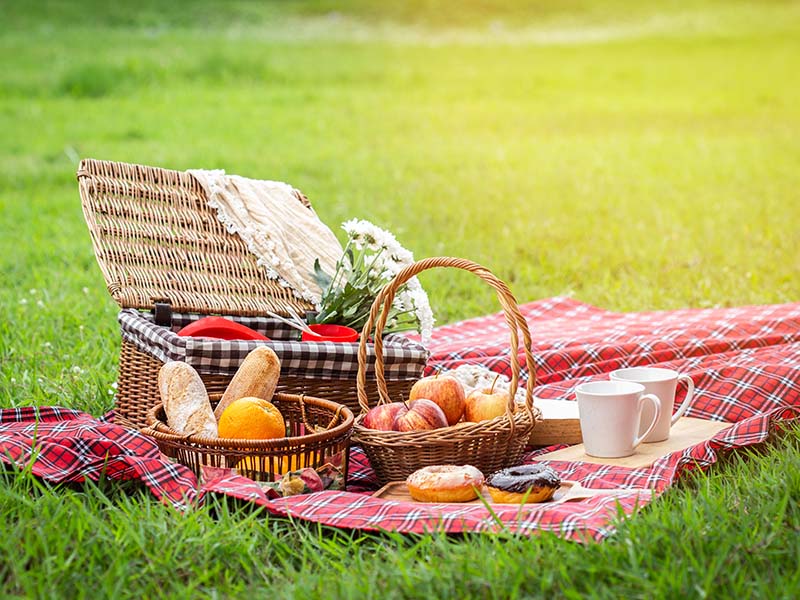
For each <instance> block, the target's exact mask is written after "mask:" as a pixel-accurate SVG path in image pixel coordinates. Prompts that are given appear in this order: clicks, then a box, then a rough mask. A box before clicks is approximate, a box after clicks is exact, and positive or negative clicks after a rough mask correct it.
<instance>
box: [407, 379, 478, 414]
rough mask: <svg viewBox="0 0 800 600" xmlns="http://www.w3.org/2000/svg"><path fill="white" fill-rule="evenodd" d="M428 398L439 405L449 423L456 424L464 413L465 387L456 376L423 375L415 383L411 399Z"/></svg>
mask: <svg viewBox="0 0 800 600" xmlns="http://www.w3.org/2000/svg"><path fill="white" fill-rule="evenodd" d="M419 398H426V399H427V400H432V401H433V402H435V403H436V404H438V405H439V408H441V409H442V410H443V411H444V414H445V416H446V417H447V424H448V425H455V424H456V423H458V421H459V420H460V419H461V416H462V415H463V414H464V400H465V398H464V388H463V387H462V385H461V384H460V383H459V382H458V380H457V379H456V378H455V377H450V376H449V375H442V376H441V377H440V376H439V375H436V376H434V377H423V378H422V379H420V380H419V381H418V382H416V383H415V384H414V386H413V387H412V388H411V391H410V392H409V394H408V399H409V400H417V399H419Z"/></svg>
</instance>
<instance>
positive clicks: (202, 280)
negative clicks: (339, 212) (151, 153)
mask: <svg viewBox="0 0 800 600" xmlns="http://www.w3.org/2000/svg"><path fill="white" fill-rule="evenodd" d="M77 177H78V184H79V189H80V196H81V206H82V208H83V215H84V217H85V219H86V223H87V225H88V226H89V233H90V234H91V238H92V244H93V247H94V253H95V256H96V258H97V262H98V264H99V265H100V270H101V271H102V272H103V276H104V277H105V280H106V285H107V286H108V291H109V293H110V294H111V296H112V297H113V298H114V300H115V301H116V302H117V303H118V304H119V305H120V306H121V307H122V308H138V309H147V308H153V306H154V305H155V304H156V303H158V302H164V303H167V304H169V305H170V306H171V308H172V309H173V310H175V311H179V312H197V313H203V314H211V313H221V314H228V315H263V314H265V312H266V311H272V312H276V313H282V314H287V312H288V311H287V310H286V306H287V305H289V306H291V307H292V308H294V309H296V310H298V311H300V312H301V313H302V312H305V311H306V310H309V309H310V308H312V306H311V305H310V304H309V303H307V302H305V301H303V300H300V299H299V298H296V297H295V296H294V295H293V294H292V291H291V290H289V289H287V288H284V287H282V286H281V285H280V284H279V283H278V282H277V281H275V280H273V279H269V278H268V277H267V275H266V272H265V269H263V268H262V267H260V266H259V265H258V264H257V263H256V257H255V256H253V255H252V254H251V253H250V252H249V251H248V249H247V245H246V244H245V242H244V241H242V240H241V239H240V238H239V236H237V235H235V234H233V233H229V232H228V231H227V230H226V229H225V227H224V225H223V224H222V223H220V222H219V220H218V219H217V215H216V212H215V211H214V209H213V208H210V207H209V206H208V205H207V203H206V194H205V191H204V190H203V188H202V186H201V185H200V184H199V183H198V181H197V180H196V179H195V178H194V177H193V176H192V175H190V174H189V173H185V172H181V171H173V170H168V169H161V168H157V167H148V166H143V165H135V164H129V163H120V162H111V161H103V160H94V159H85V160H82V161H81V163H80V166H79V168H78V173H77ZM294 195H295V196H296V197H297V200H298V202H302V203H303V204H304V205H305V206H307V207H309V208H310V207H311V203H310V202H309V201H308V199H307V198H306V197H305V196H304V195H303V194H302V193H301V192H299V191H298V190H294Z"/></svg>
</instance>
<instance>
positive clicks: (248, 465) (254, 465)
mask: <svg viewBox="0 0 800 600" xmlns="http://www.w3.org/2000/svg"><path fill="white" fill-rule="evenodd" d="M276 462H277V461H276ZM298 463H299V464H298ZM273 464H275V463H273ZM291 465H292V467H291V468H289V457H288V456H284V457H282V458H281V459H280V463H279V464H278V465H277V467H278V471H277V475H284V474H285V473H288V472H289V471H298V470H300V469H303V468H305V466H306V458H305V456H300V457H299V458H295V459H294V460H292V462H291ZM259 467H260V463H259V461H258V459H257V458H256V457H254V456H245V457H244V458H243V459H242V460H240V461H239V462H238V463H237V465H236V468H237V469H239V470H240V471H245V470H247V471H257V470H260V468H259ZM264 468H265V469H269V459H264Z"/></svg>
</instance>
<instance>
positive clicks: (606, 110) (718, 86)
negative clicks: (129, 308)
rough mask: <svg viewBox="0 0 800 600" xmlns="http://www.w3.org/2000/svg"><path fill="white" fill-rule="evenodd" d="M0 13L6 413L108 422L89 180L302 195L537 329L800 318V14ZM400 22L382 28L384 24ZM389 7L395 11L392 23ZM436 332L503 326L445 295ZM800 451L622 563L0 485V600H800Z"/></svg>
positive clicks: (623, 533) (628, 526)
mask: <svg viewBox="0 0 800 600" xmlns="http://www.w3.org/2000/svg"><path fill="white" fill-rule="evenodd" d="M108 4H113V5H112V6H106V3H100V2H97V3H92V2H81V3H78V2H75V3H69V2H61V3H56V2H41V3H27V2H22V1H14V0H11V1H6V2H3V3H2V4H0V14H1V15H2V18H0V58H1V59H2V63H0V64H2V68H1V69H0V132H2V134H1V135H0V209H1V210H0V232H2V236H0V309H2V314H3V315H4V318H3V319H1V320H0V406H2V407H7V406H20V405H26V404H31V403H33V404H58V405H63V406H68V407H73V408H78V409H81V410H85V411H87V412H89V413H91V414H95V415H100V414H103V413H104V412H105V411H107V410H109V409H110V408H111V407H112V406H113V382H114V381H115V380H116V369H117V353H118V349H119V337H118V330H117V323H116V318H115V317H116V311H117V307H116V305H115V304H114V303H113V301H112V300H111V299H110V296H109V295H108V293H107V291H106V289H105V284H104V282H103V279H102V276H101V274H100V271H99V269H98V267H97V264H96V262H95V259H94V255H93V253H92V248H91V242H90V240H89V235H88V230H87V228H86V225H85V223H84V221H83V217H82V214H81V209H80V203H79V197H78V190H77V183H76V181H75V170H76V168H77V163H78V161H79V159H80V158H83V157H94V158H103V159H110V160H120V161H126V162H138V163H144V164H151V165H157V166H163V167H169V168H176V169H187V168H224V169H226V170H227V171H228V172H231V173H238V174H241V175H246V176H250V177H255V178H265V179H267V178H271V179H278V180H283V181H288V182H291V183H292V184H293V185H295V186H296V187H298V188H299V189H301V190H303V191H304V192H305V193H306V194H307V195H308V196H309V198H310V199H311V200H312V202H313V203H314V205H315V207H316V210H317V212H318V214H319V215H320V217H321V218H322V219H323V220H324V221H326V222H327V223H329V224H330V225H332V226H333V227H336V226H337V225H338V224H339V223H341V222H342V221H343V220H345V219H348V218H352V217H361V218H367V219H369V220H372V221H373V222H375V223H376V224H378V225H380V226H383V227H385V228H388V229H390V230H392V231H393V232H394V233H395V234H396V235H397V237H398V239H399V240H400V241H401V243H403V244H404V245H405V246H406V247H408V248H411V249H412V250H413V251H414V252H415V254H416V256H417V257H423V256H431V255H452V256H463V257H467V258H471V259H473V260H475V261H477V262H480V263H483V264H485V265H486V266H488V267H489V268H491V269H492V270H493V271H494V272H495V273H497V274H498V275H499V276H500V277H501V278H503V279H504V280H506V281H507V282H508V283H509V284H510V286H511V288H512V290H513V291H514V293H515V294H516V296H517V298H518V299H519V300H520V301H528V300H533V299H537V298H543V297H548V296H554V295H561V294H569V295H572V296H574V297H575V298H577V299H579V300H581V301H585V302H589V303H593V304H597V305H600V306H603V307H605V308H609V309H613V310H650V309H672V308H679V307H707V306H717V305H719V306H736V305H743V304H761V303H779V302H788V301H796V300H797V299H798V297H800V195H799V194H798V190H800V169H798V168H797V165H798V164H800V143H798V140H800V80H798V78H797V77H794V76H793V75H792V74H793V73H796V72H798V71H800V3H797V2H778V1H758V0H753V1H752V2H735V1H730V2H723V1H713V0H691V1H687V2H666V1H665V2H661V3H636V2H633V1H631V0H613V1H608V2H600V1H598V0H571V1H570V2H558V3H557V2H546V1H544V0H539V1H531V2H525V3H514V2H509V3H502V2H500V1H499V0H497V1H494V0H470V1H469V2H464V3H448V2H445V1H444V0H414V1H413V2H407V3H380V2H367V1H366V0H354V1H351V2H344V3H335V2H332V1H328V0H314V1H312V0H295V1H292V2H283V3H251V2H232V3H225V4H224V5H223V4H222V3H216V2H194V3H189V2H183V3H177V2H176V3H172V4H170V5H169V6H162V3H157V2H154V1H150V2H138V3H136V4H135V5H134V4H133V3H130V4H127V3H108ZM384 4H389V5H391V6H384ZM394 4H397V6H394ZM422 279H423V283H424V284H425V286H426V288H427V289H428V291H429V294H430V297H431V302H432V304H433V308H434V311H435V313H436V315H437V319H438V321H439V322H440V323H444V322H449V321H453V320H455V319H459V318H465V317H469V316H475V315H479V314H485V313H487V312H494V311H496V310H498V306H497V305H496V300H495V299H494V298H493V295H492V293H491V291H490V290H489V289H488V288H487V287H486V286H485V285H484V284H482V283H481V282H480V281H478V280H477V279H475V278H470V277H469V276H468V275H466V274H462V273H455V272H449V271H440V272H435V273H430V274H425V275H424V276H423V278H422ZM798 473H800V431H799V430H797V429H792V430H790V431H788V432H787V433H786V434H785V435H783V436H781V437H780V438H778V439H776V440H774V441H773V442H772V443H770V444H769V445H768V446H767V447H765V448H761V449H759V451H758V452H754V453H748V454H747V455H739V456H736V457H731V458H730V459H729V460H728V461H727V462H726V463H725V464H723V465H720V466H719V468H715V469H714V471H713V472H712V473H710V474H708V475H697V476H695V477H693V478H692V479H690V480H687V481H685V482H683V483H682V485H681V486H679V487H678V488H676V489H673V490H671V491H670V492H668V493H667V494H666V495H665V496H663V497H662V498H661V499H660V500H659V501H658V502H657V503H656V504H655V505H653V506H650V507H648V509H647V510H645V511H644V512H643V513H642V514H640V515H638V516H637V517H636V518H635V519H632V520H631V521H629V522H627V523H623V524H621V525H620V527H619V531H618V532H617V533H616V535H615V536H613V537H612V538H611V539H609V540H608V541H606V542H604V543H603V544H601V545H593V546H588V547H586V546H581V545H576V544H573V543H567V542H562V541H560V540H558V539H557V538H555V537H553V536H550V535H545V536H541V537H538V538H534V539H527V538H523V539H516V538H512V537H507V536H498V537H470V536H467V537H464V538H455V537H444V536H429V537H420V538H416V537H400V536H394V535H368V536H365V535H360V534H349V533H346V532H344V533H343V532H336V531H331V530H320V529H318V528H316V527H312V526H307V525H303V524H293V523H289V522H286V521H281V520H275V519H268V518H266V517H265V516H264V515H263V514H261V513H259V512H257V511H252V510H251V509H249V508H248V507H243V506H236V505H232V504H226V503H222V502H220V503H217V504H213V505H209V506H206V507H203V508H200V509H198V510H194V511H191V512H189V513H187V514H182V515H181V514H176V513H175V512H174V511H172V510H171V509H169V508H167V507H164V506H162V505H161V504H160V503H158V502H157V501H156V500H154V499H152V498H151V497H150V496H148V494H147V493H146V492H144V491H142V490H140V489H137V488H135V487H131V486H120V485H116V484H113V483H110V482H101V483H99V484H96V485H95V484H91V485H86V486H79V487H70V488H63V487H62V488H58V489H53V488H51V487H49V486H46V485H44V484H42V483H41V482H40V481H37V480H36V479H34V478H32V477H30V476H29V475H27V474H25V473H21V474H15V473H7V474H5V475H2V476H0V478H2V481H0V522H2V523H3V531H4V532H5V537H6V540H7V542H6V543H4V544H3V545H2V548H0V596H15V595H16V596H21V597H31V596H42V597H50V596H52V597H82V596H89V597H92V598H95V597H109V596H115V597H128V596H136V597H147V598H149V597H195V596H200V597H206V596H208V597H227V596H234V595H245V594H252V593H260V594H261V595H265V594H267V593H269V594H270V595H271V596H274V597H291V598H295V597H298V598H301V597H307V596H324V597H369V596H371V597H377V598H387V597H426V598H435V597H445V596H459V597H472V596H475V597H498V598H506V597H514V596H535V595H545V596H554V597H566V598H577V597H584V596H597V597H613V598H616V597H619V596H620V595H623V594H627V595H630V596H632V597H659V596H667V597H674V596H677V595H681V596H691V597H737V596H738V597H786V598H790V597H794V596H795V595H796V593H797V590H798V589H800V575H799V574H798V571H797V568H796V561H797V556H800V535H798V533H800V510H799V509H798V507H797V498H798V497H799V496H800V478H799V477H798Z"/></svg>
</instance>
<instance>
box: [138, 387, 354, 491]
mask: <svg viewBox="0 0 800 600" xmlns="http://www.w3.org/2000/svg"><path fill="white" fill-rule="evenodd" d="M219 398H220V396H219V395H216V396H214V397H212V404H213V405H216V403H217V402H218V401H219ZM272 403H273V404H274V405H275V406H276V407H277V408H278V410H280V412H281V414H282V415H283V417H284V420H285V421H286V425H287V429H288V434H289V435H288V437H285V438H280V439H270V440H235V439H227V438H205V437H201V436H192V435H190V436H186V435H181V434H179V433H177V432H176V431H174V430H173V429H170V427H169V426H168V425H167V424H166V423H167V419H166V415H165V414H164V407H163V405H162V404H161V403H160V402H159V403H157V404H155V405H153V406H152V407H151V408H150V410H149V411H148V414H147V422H148V425H147V427H145V428H144V429H143V430H142V432H143V433H146V434H147V435H150V436H151V437H153V438H154V439H155V441H156V443H157V444H158V447H159V449H160V450H161V452H163V453H164V454H165V455H167V456H168V457H170V458H172V459H174V460H176V461H177V462H179V463H181V464H183V465H186V466H187V467H189V468H190V469H191V470H192V471H194V473H195V474H197V475H198V476H199V475H200V472H201V469H202V467H203V466H211V467H229V468H235V469H237V470H238V471H239V473H240V474H242V475H244V476H246V477H249V478H250V479H255V480H257V481H273V480H275V479H276V477H278V476H280V475H282V474H284V473H286V472H288V471H293V470H296V469H300V468H303V467H312V468H313V467H319V466H321V465H323V464H325V463H327V462H331V461H335V462H340V461H341V465H342V472H343V473H344V476H345V480H346V477H347V470H348V459H349V457H348V454H349V453H348V451H347V450H348V448H349V439H350V434H351V432H352V429H353V419H354V417H353V412H352V411H351V410H350V409H349V408H347V407H346V406H344V405H342V404H338V403H336V402H330V401H328V400H324V399H322V398H313V397H311V396H298V395H296V394H283V393H278V394H275V396H274V397H273V398H272Z"/></svg>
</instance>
